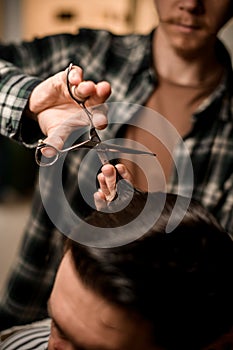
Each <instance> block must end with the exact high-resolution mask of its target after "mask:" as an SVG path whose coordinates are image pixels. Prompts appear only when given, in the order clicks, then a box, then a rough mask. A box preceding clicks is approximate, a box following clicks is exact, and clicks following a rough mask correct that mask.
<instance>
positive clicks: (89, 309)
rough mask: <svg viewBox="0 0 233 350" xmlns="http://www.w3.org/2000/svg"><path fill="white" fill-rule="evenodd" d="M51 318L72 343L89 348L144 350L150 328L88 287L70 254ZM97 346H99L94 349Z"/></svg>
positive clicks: (54, 295)
mask: <svg viewBox="0 0 233 350" xmlns="http://www.w3.org/2000/svg"><path fill="white" fill-rule="evenodd" d="M50 310H51V314H52V315H51V316H52V318H54V320H55V322H56V323H57V324H58V325H59V328H61V329H62V331H63V332H64V333H65V334H66V336H67V337H68V338H69V339H71V341H72V343H77V344H82V346H83V348H85V349H89V348H90V349H99V350H102V349H103V350H105V349H106V350H126V349H127V350H128V349H135V350H137V349H138V350H144V349H145V346H146V347H147V348H148V350H149V348H150V346H149V342H150V341H149V338H150V332H149V327H148V325H147V324H146V323H144V322H143V321H142V319H141V318H140V317H139V316H138V317H136V316H135V315H132V314H130V313H129V312H127V311H124V310H123V309H122V308H119V307H117V306H115V305H113V304H111V303H109V302H107V301H106V300H104V298H102V297H101V296H99V295H97V294H96V293H95V292H94V291H92V290H91V289H90V288H88V287H87V286H85V285H84V284H83V282H82V281H81V279H80V277H79V276H78V273H77V271H76V270H75V267H74V264H73V261H72V258H71V254H70V252H67V253H66V254H65V256H64V258H63V260H62V263H61V265H60V268H59V270H58V273H57V277H56V281H55V284H54V288H53V291H52V294H51V298H50ZM94 346H95V347H94Z"/></svg>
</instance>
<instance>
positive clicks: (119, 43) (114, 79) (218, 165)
mask: <svg viewBox="0 0 233 350" xmlns="http://www.w3.org/2000/svg"><path fill="white" fill-rule="evenodd" d="M152 35H153V32H152V33H150V34H148V35H135V34H132V35H126V36H117V35H113V34H111V33H109V32H107V31H102V30H88V29H82V30H80V31H79V33H77V35H71V34H64V35H55V36H50V37H46V38H42V39H36V40H34V41H33V42H30V43H28V42H25V43H23V44H21V45H8V46H1V45H0V57H1V60H0V74H1V80H0V108H1V113H0V128H1V133H2V134H3V135H6V136H8V137H11V138H13V139H16V140H18V141H19V142H22V140H23V141H24V142H25V143H27V144H30V145H32V146H33V145H35V142H36V141H37V140H38V134H39V132H38V129H37V126H36V127H35V125H29V124H28V122H26V119H25V120H24V119H23V117H22V115H23V110H24V108H25V106H26V104H27V99H28V96H29V95H30V93H31V91H32V89H33V88H34V87H35V86H36V85H37V84H38V83H40V82H41V80H43V79H45V78H47V77H49V76H51V75H53V74H55V73H57V72H58V71H61V70H64V68H66V67H67V66H68V65H69V63H70V62H73V63H74V64H76V65H79V66H81V67H82V68H83V69H84V75H85V76H84V78H85V79H86V80H88V79H90V80H93V81H96V82H97V81H100V80H107V81H109V82H110V83H111V86H112V95H111V96H110V98H109V101H110V102H111V101H112V102H117V101H119V102H121V101H124V102H127V103H132V104H135V103H137V104H139V105H144V104H145V103H146V101H147V99H148V97H149V96H150V94H151V93H152V91H153V90H154V89H155V87H156V83H157V78H156V72H155V70H154V68H153V65H152V49H151V45H152ZM218 46H219V47H218V50H219V59H221V60H222V61H223V62H224V67H225V70H226V72H225V75H224V78H223V79H222V81H221V83H220V84H219V86H218V87H217V88H216V90H215V91H214V92H213V93H212V94H211V96H209V98H208V99H206V100H205V101H204V103H203V104H202V105H201V106H200V107H199V108H198V110H197V111H196V113H195V114H194V115H193V128H192V131H191V132H190V133H189V134H188V135H187V136H186V137H185V139H184V143H185V145H186V147H187V149H188V150H189V156H190V158H191V161H192V164H193V170H194V189H193V196H194V198H196V199H197V200H199V201H200V202H201V203H202V204H203V205H204V206H206V207H207V208H208V209H209V210H210V211H211V212H212V213H213V214H214V215H215V216H216V218H217V219H219V221H220V222H221V224H222V225H223V226H224V227H225V228H226V229H227V230H228V231H229V233H230V234H231V235H232V236H233V223H232V220H233V215H232V212H233V152H232V149H233V147H232V146H233V120H232V106H233V98H232V92H233V85H232V81H233V80H232V78H233V73H232V67H231V61H230V57H229V55H228V53H227V52H226V49H225V48H224V46H223V45H222V44H221V43H220V42H218ZM131 115H132V113H122V114H121V118H122V120H121V123H127V120H128V119H130V118H131ZM32 124H33V123H32ZM118 129H119V127H117V126H113V127H112V128H107V129H106V131H105V132H106V134H105V136H106V137H107V138H111V137H112V138H113V137H115V136H116V134H117V133H118V132H119V130H118ZM82 155H83V153H82V152H73V153H72V152H71V153H70V154H69V156H68V157H67V161H66V162H65V164H64V169H63V172H64V188H65V191H66V195H67V198H68V200H69V202H70V203H72V205H73V206H74V207H76V209H77V210H79V211H80V212H81V215H84V216H85V215H86V214H87V212H88V208H86V206H85V203H84V202H83V200H82V198H81V196H80V193H79V186H78V183H77V182H78V181H77V171H78V167H79V164H80V161H81V157H82ZM175 156H176V161H177V166H178V167H179V172H180V174H182V176H181V177H180V178H179V179H178V178H177V174H176V172H175V171H174V174H173V176H172V178H171V180H170V183H169V184H168V190H169V191H171V192H178V190H179V191H180V189H178V182H179V186H180V187H181V190H182V187H183V193H185V191H186V190H189V189H187V188H186V187H187V186H188V183H189V181H188V176H189V175H188V173H187V171H186V170H187V168H188V161H187V154H186V153H184V152H183V149H179V147H178V148H177V150H176V154H175ZM87 170H89V169H87ZM84 173H85V172H84ZM87 174H88V172H86V173H85V174H84V175H83V176H84V178H85V181H86V184H87V186H89V184H88V180H89V179H88V176H87ZM44 188H45V190H46V191H47V193H48V195H49V193H52V192H53V191H56V187H55V188H53V184H52V183H51V179H50V178H49V177H48V178H47V180H46V183H45V185H44ZM62 243H63V235H61V234H60V233H59V232H58V230H57V229H56V227H54V225H53V223H52V222H51V221H50V219H49V217H48V215H47V214H46V211H45V210H44V207H43V204H42V201H41V196H40V189H39V187H38V186H37V188H36V191H35V196H34V200H33V205H32V211H31V216H30V218H29V221H28V224H27V227H26V231H25V233H24V237H23V241H22V245H21V248H20V251H19V255H18V257H17V259H16V262H15V264H14V266H13V269H12V271H11V274H10V276H9V280H8V283H7V285H6V290H5V293H4V295H3V297H2V300H1V304H0V320H1V322H0V324H1V328H2V329H4V328H7V327H10V326H12V325H16V324H24V323H28V322H32V321H34V320H38V319H42V318H44V317H46V316H47V311H46V303H47V299H48V296H49V293H50V291H51V287H52V284H53V281H54V277H55V273H56V269H57V266H58V264H59V262H60V259H61V256H62Z"/></svg>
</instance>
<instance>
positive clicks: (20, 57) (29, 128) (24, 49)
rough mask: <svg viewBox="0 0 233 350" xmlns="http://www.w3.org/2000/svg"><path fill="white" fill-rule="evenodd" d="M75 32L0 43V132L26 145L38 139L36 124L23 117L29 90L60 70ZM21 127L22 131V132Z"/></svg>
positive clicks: (72, 47) (74, 43)
mask: <svg viewBox="0 0 233 350" xmlns="http://www.w3.org/2000/svg"><path fill="white" fill-rule="evenodd" d="M77 38H78V35H69V34H67V35H66V34H61V35H54V36H48V37H45V38H41V39H35V40H33V41H31V42H22V43H20V44H5V45H3V44H1V45H0V133H1V134H2V135H4V136H7V137H9V138H13V139H15V140H16V141H19V142H24V143H25V144H27V145H28V146H30V144H33V143H35V142H36V141H37V140H38V134H39V132H40V129H39V126H38V125H37V123H33V122H32V121H29V120H28V119H29V118H26V117H25V118H23V117H24V112H25V107H26V105H27V102H28V98H29V96H30V94H31V92H32V90H33V89H34V88H35V86H37V85H38V84H39V83H40V82H41V81H43V80H44V79H46V78H48V77H49V76H51V75H54V74H55V73H57V72H59V71H61V70H64V69H65V68H66V67H67V66H68V64H69V62H70V60H71V57H72V54H73V52H74V51H75V49H76V46H77V45H78V40H75V39H77ZM22 130H23V132H22Z"/></svg>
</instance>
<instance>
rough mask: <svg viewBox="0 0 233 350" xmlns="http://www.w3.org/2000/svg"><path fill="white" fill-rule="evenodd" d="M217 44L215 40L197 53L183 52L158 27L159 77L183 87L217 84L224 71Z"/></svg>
mask: <svg viewBox="0 0 233 350" xmlns="http://www.w3.org/2000/svg"><path fill="white" fill-rule="evenodd" d="M215 42H216V40H213V42H210V43H209V46H208V47H204V48H202V49H199V50H198V51H197V52H192V53H190V52H189V51H188V50H186V51H185V50H184V51H182V50H179V48H177V47H174V45H172V43H171V41H170V38H169V37H168V35H166V33H164V31H163V30H162V29H160V27H158V29H157V30H156V32H155V35H154V39H153V53H154V62H155V66H156V70H157V72H158V74H159V76H161V77H163V78H164V79H167V80H169V81H171V82H172V83H174V84H179V85H183V86H193V87H196V86H197V87H198V86H199V85H200V84H205V85H210V84H215V83H216V82H217V81H218V80H219V79H220V76H221V75H222V71H223V67H222V66H221V65H220V64H219V63H218V62H217V58H216V55H215Z"/></svg>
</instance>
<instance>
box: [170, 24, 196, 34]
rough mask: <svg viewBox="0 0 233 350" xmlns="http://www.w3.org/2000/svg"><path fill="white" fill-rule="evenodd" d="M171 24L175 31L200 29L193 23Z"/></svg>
mask: <svg viewBox="0 0 233 350" xmlns="http://www.w3.org/2000/svg"><path fill="white" fill-rule="evenodd" d="M172 25H173V26H174V28H175V29H176V30H177V31H180V32H182V33H192V32H194V31H197V30H199V29H200V27H199V26H197V25H196V24H193V23H172Z"/></svg>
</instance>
